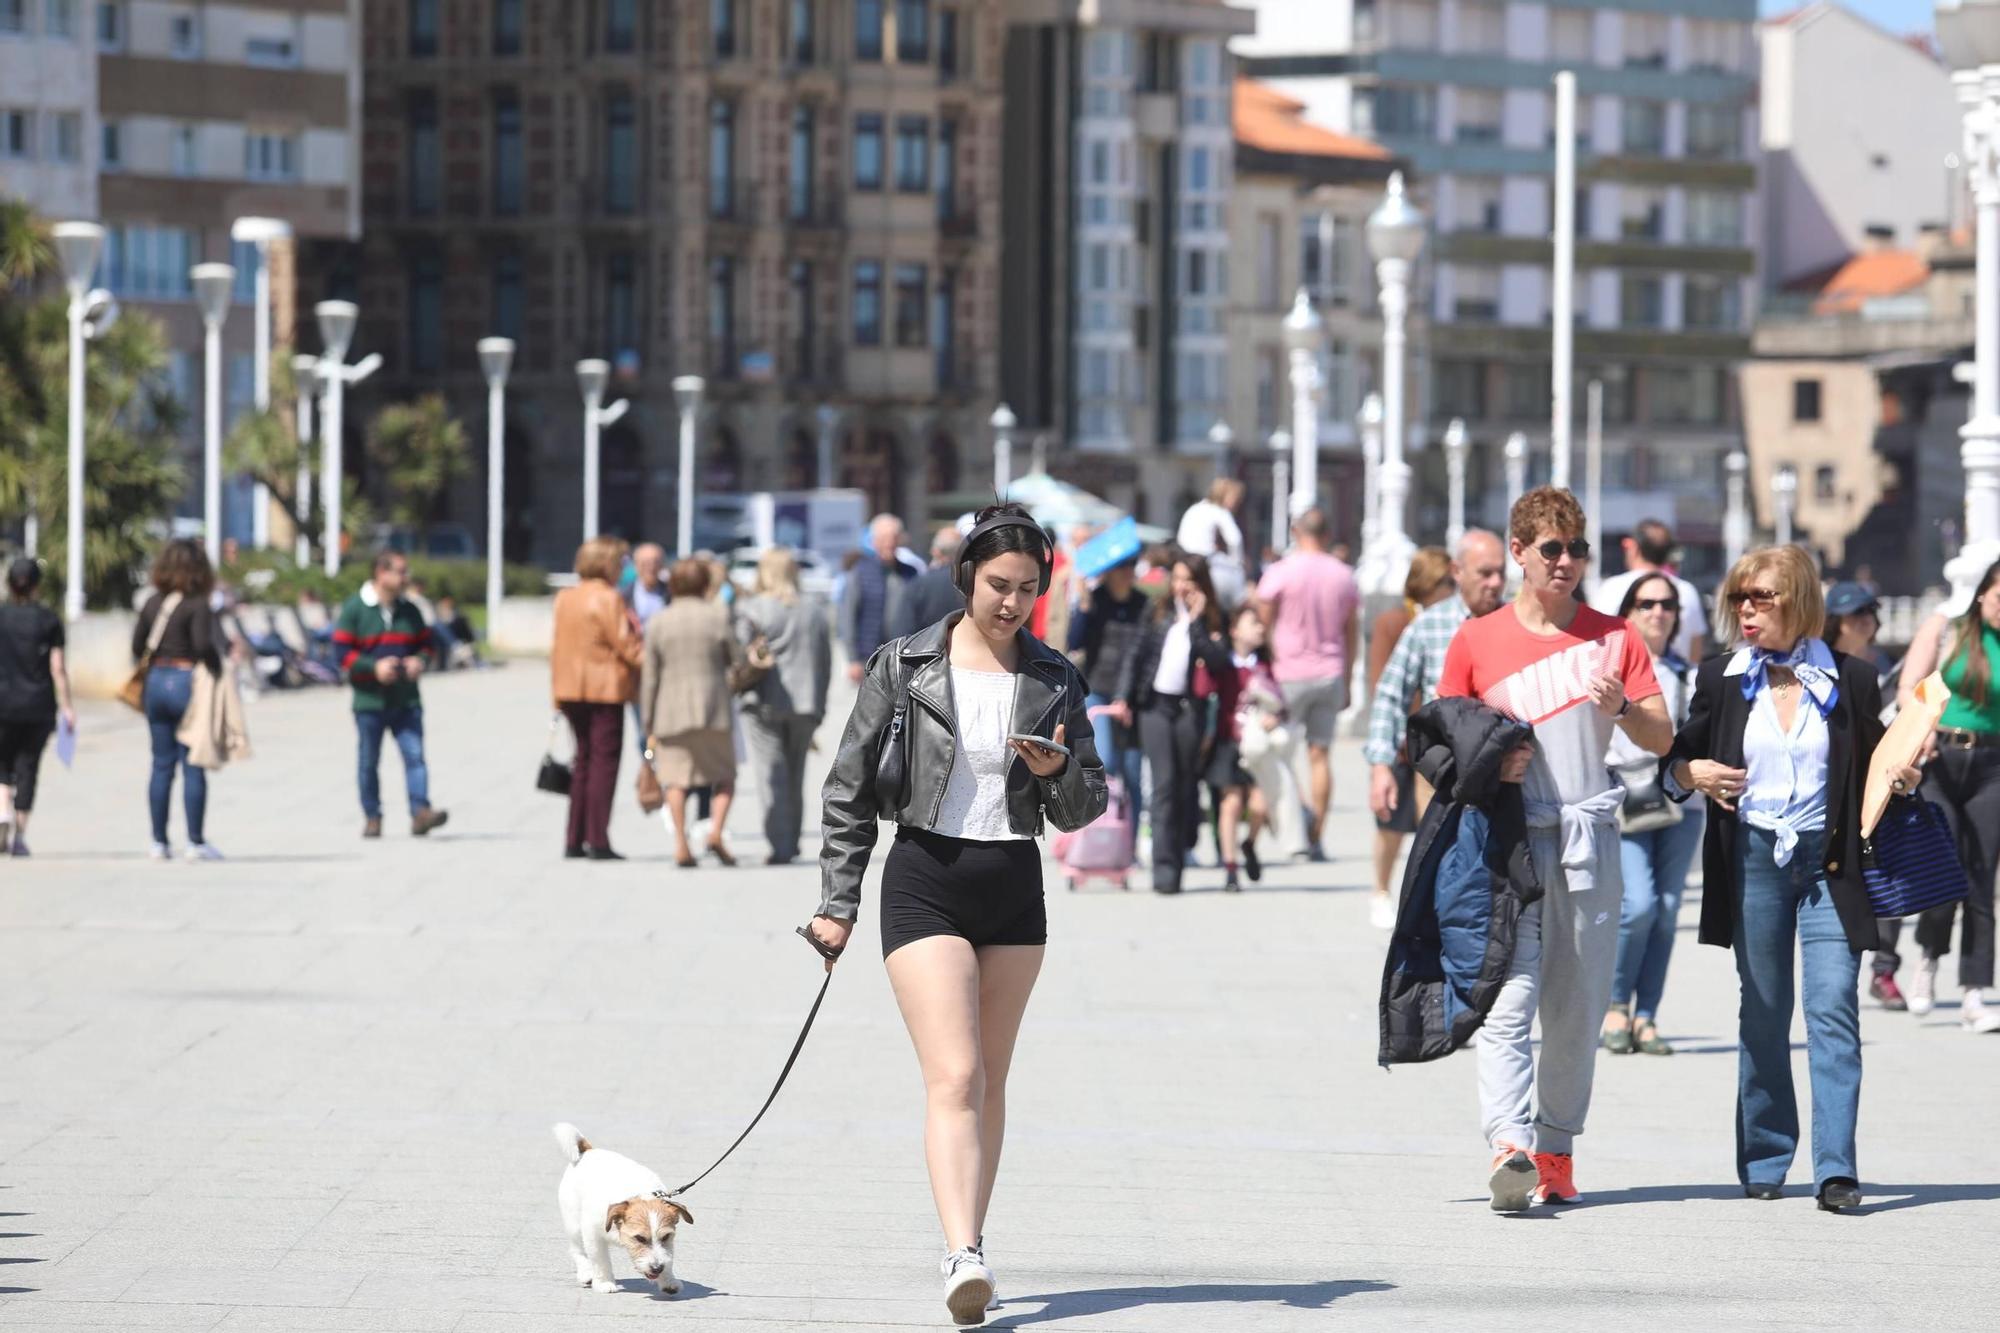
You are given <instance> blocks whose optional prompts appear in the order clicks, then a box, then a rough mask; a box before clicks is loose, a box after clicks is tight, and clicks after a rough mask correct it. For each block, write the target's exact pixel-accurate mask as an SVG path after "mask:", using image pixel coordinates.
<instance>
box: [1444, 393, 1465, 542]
mask: <svg viewBox="0 0 2000 1333" xmlns="http://www.w3.org/2000/svg"><path fill="white" fill-rule="evenodd" d="M1444 470H1445V478H1446V485H1447V492H1446V495H1447V498H1446V509H1445V528H1444V544H1445V545H1446V546H1447V547H1449V548H1450V549H1451V550H1453V551H1456V550H1458V539H1459V538H1461V537H1463V536H1464V535H1465V418H1463V417H1453V418H1452V419H1451V424H1449V425H1448V426H1446V427H1445V428H1444Z"/></svg>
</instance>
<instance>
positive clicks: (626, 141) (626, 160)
mask: <svg viewBox="0 0 2000 1333" xmlns="http://www.w3.org/2000/svg"><path fill="white" fill-rule="evenodd" d="M638 206H639V118H638V108H637V107H636V106H635V105H634V104H633V102H632V94H631V92H630V91H628V90H626V89H624V88H613V89H611V90H610V91H609V92H607V93H605V95H604V209H605V211H606V212H607V213H616V214H620V215H624V214H629V213H631V212H633V211H635V210H636V209H637V208H638Z"/></svg>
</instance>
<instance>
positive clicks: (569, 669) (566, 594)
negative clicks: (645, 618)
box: [549, 579, 640, 704]
mask: <svg viewBox="0 0 2000 1333" xmlns="http://www.w3.org/2000/svg"><path fill="white" fill-rule="evenodd" d="M639 653H640V647H639V629H638V625H637V624H636V623H635V622H634V621H633V619H632V613H631V612H630V611H629V610H627V609H626V607H625V599H624V598H623V597H620V596H619V595H618V590H617V589H616V588H614V587H612V586H611V585H610V584H608V583H606V582H605V581H604V580H602V579H585V580H584V581H583V582H581V583H579V584H577V585H576V586H575V587H574V588H564V589H563V590H562V591H561V592H559V593H557V594H556V605H555V639H554V642H553V644H552V645H551V646H550V649H549V686H550V692H551V693H552V694H553V695H554V696H555V701H556V702H557V703H558V704H566V703H586V704H622V703H630V702H631V701H632V691H633V689H634V687H635V686H636V685H637V684H638V675H639Z"/></svg>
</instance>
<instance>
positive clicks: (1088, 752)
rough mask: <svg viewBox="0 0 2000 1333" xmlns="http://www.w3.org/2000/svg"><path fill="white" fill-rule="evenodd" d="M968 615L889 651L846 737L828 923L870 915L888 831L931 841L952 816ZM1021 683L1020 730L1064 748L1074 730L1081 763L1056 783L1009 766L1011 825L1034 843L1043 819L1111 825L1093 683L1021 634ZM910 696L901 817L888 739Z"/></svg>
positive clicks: (826, 863) (826, 869) (822, 907)
mask: <svg viewBox="0 0 2000 1333" xmlns="http://www.w3.org/2000/svg"><path fill="white" fill-rule="evenodd" d="M964 615H965V613H964V612H963V611H957V612H953V613H952V614H951V615H949V616H947V617H945V618H944V619H943V620H940V621H938V622H937V623H936V624H933V625H930V626H928V627H926V628H924V629H920V630H918V631H917V632H916V633H914V634H912V635H910V636H909V637H908V638H906V639H895V640H892V641H891V642H889V643H885V644H883V645H882V646H881V647H880V648H879V649H877V650H876V652H875V655H874V656H873V657H871V658H869V659H868V674H867V675H866V676H864V677H863V678H862V681H861V692H860V694H859V696H858V697H857V698H856V699H855V701H854V711H853V712H852V713H850V714H848V717H847V729H846V730H845V731H844V732H842V733H841V737H840V750H839V753H837V754H836V755H835V756H834V759H833V768H832V770H831V771H830V772H828V773H827V775H826V789H825V791H824V793H823V800H824V809H823V812H822V814H821V816H820V824H821V828H822V831H823V837H822V841H821V845H820V853H819V865H820V884H821V888H820V903H819V915H821V916H827V917H833V918H835V919H837V920H841V921H852V920H854V919H855V917H857V916H858V915H860V912H861V878H862V876H863V875H864V874H866V873H867V870H868V856H869V853H870V852H872V851H873V850H874V848H875V837H876V832H877V827H876V821H877V820H878V819H893V820H895V821H896V822H897V823H898V824H907V825H909V826H910V827H911V828H919V829H931V828H933V827H934V826H935V824H936V821H937V817H938V809H939V807H940V806H942V805H943V804H944V789H945V783H946V782H947V781H948V780H949V779H950V777H951V766H952V764H953V762H954V761H955V760H956V758H957V755H958V726H957V722H956V720H955V719H956V714H955V712H954V709H953V703H952V692H951V661H950V656H949V652H948V648H949V645H950V642H951V631H952V629H953V627H954V626H956V625H957V624H958V622H959V621H960V620H961V619H962V618H963V617H964ZM1018 642H1019V644H1020V649H1021V666H1020V672H1019V674H1018V675H1017V677H1016V683H1015V686H1014V725H1013V728H1012V729H1013V730H1015V731H1020V732H1027V733H1029V734H1031V735H1036V736H1053V735H1054V734H1055V729H1056V724H1057V723H1058V722H1060V723H1061V724H1062V725H1063V743H1064V744H1065V745H1067V746H1068V747H1069V752H1070V759H1069V763H1068V764H1066V765H1065V766H1064V767H1063V770H1062V771H1061V772H1060V773H1058V774H1056V775H1055V776H1054V777H1052V778H1038V777H1036V776H1035V775H1034V774H1033V773H1032V772H1030V771H1029V769H1028V766H1027V764H1026V763H1024V762H1022V761H1021V760H1019V759H1016V760H1014V761H1013V762H1012V763H1010V764H1009V765H1008V766H1007V824H1008V827H1009V828H1011V829H1013V831H1014V832H1016V833H1018V834H1021V835H1022V836H1024V837H1033V836H1038V835H1039V834H1040V833H1041V832H1042V816H1043V813H1044V812H1046V813H1047V815H1048V822H1049V823H1052V824H1054V825H1055V826H1056V827H1057V828H1059V829H1063V830H1065V831H1068V830H1072V829H1080V828H1082V827H1083V826H1084V825H1085V824H1088V823H1090V822H1091V821H1092V820H1093V819H1096V818H1097V817H1098V816H1099V815H1101V814H1103V813H1104V805H1105V800H1106V797H1105V788H1104V763H1103V761H1102V760H1100V759H1099V758H1098V757H1097V745H1096V743H1095V741H1094V740H1093V739H1092V733H1091V729H1090V716H1089V714H1088V713H1087V712H1086V711H1085V708H1084V702H1083V700H1084V694H1085V689H1084V683H1083V676H1082V675H1081V674H1080V673H1079V672H1078V671H1077V669H1076V668H1075V667H1074V666H1071V665H1070V662H1069V659H1068V658H1066V657H1064V656H1063V655H1062V654H1060V653H1058V652H1056V651H1055V650H1054V649H1053V648H1050V647H1049V646H1048V645H1046V644H1044V643H1043V642H1042V641H1041V640H1040V639H1037V638H1035V637H1034V636H1033V635H1031V634H1029V633H1028V632H1027V631H1026V630H1023V631H1021V632H1020V635H1019V637H1018ZM905 693H907V695H908V698H909V707H908V709H907V710H906V713H905V716H904V723H903V724H904V726H905V727H906V728H907V729H908V733H909V734H908V738H907V739H908V744H909V780H908V782H907V784H906V785H905V790H906V791H907V792H908V795H907V797H906V798H905V802H904V806H903V808H902V809H900V810H889V809H884V808H882V805H881V802H880V801H879V799H878V797H877V794H876V790H875V769H876V762H877V759H878V757H879V755H880V753H881V747H882V734H883V732H884V731H885V730H886V729H887V728H888V725H889V719H890V717H891V715H892V714H894V712H895V710H896V703H897V700H898V699H899V698H901V697H902V696H903V695H904V694H905Z"/></svg>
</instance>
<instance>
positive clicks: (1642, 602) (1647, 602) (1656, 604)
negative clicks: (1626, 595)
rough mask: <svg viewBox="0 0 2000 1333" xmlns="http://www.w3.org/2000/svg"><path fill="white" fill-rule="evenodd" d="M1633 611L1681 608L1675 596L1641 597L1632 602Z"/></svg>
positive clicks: (1676, 609) (1675, 609) (1674, 609)
mask: <svg viewBox="0 0 2000 1333" xmlns="http://www.w3.org/2000/svg"><path fill="white" fill-rule="evenodd" d="M1632 609H1633V610H1634V611H1678V610H1680V609H1681V603H1680V599H1679V598H1677V597H1641V598H1640V599H1639V600H1638V601H1636V602H1634V603H1632Z"/></svg>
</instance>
